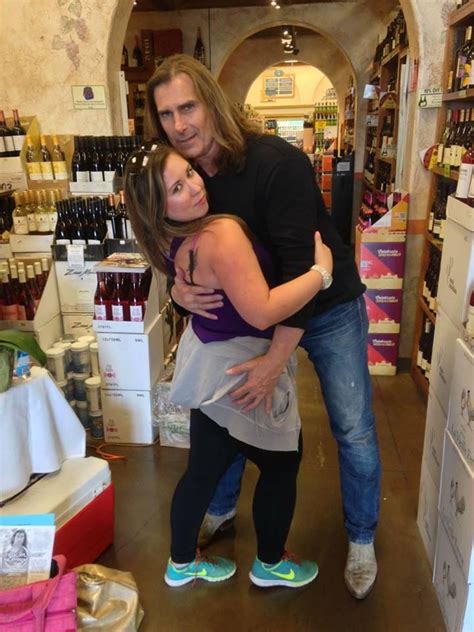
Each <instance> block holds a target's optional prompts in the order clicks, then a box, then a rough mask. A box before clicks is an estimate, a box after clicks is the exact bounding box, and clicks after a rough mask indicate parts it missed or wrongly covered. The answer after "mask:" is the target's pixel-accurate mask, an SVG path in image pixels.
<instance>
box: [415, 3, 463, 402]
mask: <svg viewBox="0 0 474 632" xmlns="http://www.w3.org/2000/svg"><path fill="white" fill-rule="evenodd" d="M469 25H472V26H474V0H471V1H470V2H468V3H467V4H465V5H464V6H462V7H461V8H460V9H457V10H455V11H453V12H452V13H451V14H450V16H449V19H448V32H447V38H446V47H445V56H444V65H443V72H442V78H441V85H442V86H443V90H444V94H443V100H442V106H441V108H440V110H439V114H438V121H437V129H436V142H437V143H438V142H439V141H440V139H441V136H442V133H443V130H444V128H445V126H446V119H447V116H448V110H449V109H452V110H456V109H466V108H474V89H472V88H469V89H466V90H455V91H451V92H448V91H447V90H448V80H449V73H450V71H451V70H453V64H454V59H455V54H456V50H457V49H458V47H459V46H460V45H461V44H462V42H461V39H462V38H463V34H464V31H465V29H466V27H467V26H469ZM431 171H432V174H433V175H432V182H431V187H430V194H429V197H428V206H427V215H426V227H425V231H424V239H423V241H424V243H423V251H422V257H421V266H420V275H419V286H418V300H417V301H416V319H415V332H414V337H413V350H412V363H411V375H412V377H413V380H414V381H415V383H416V384H417V385H418V386H419V388H420V391H421V393H422V394H423V395H424V397H425V399H427V398H428V386H427V380H426V378H425V376H424V375H423V373H422V372H420V370H419V367H418V366H417V363H416V357H417V351H418V341H419V338H420V334H421V330H422V327H423V322H424V320H425V318H426V317H428V318H431V319H432V320H433V322H435V321H436V317H435V316H434V317H433V314H432V313H429V314H427V312H430V310H428V308H426V304H425V301H424V299H423V280H424V278H425V274H426V270H427V267H428V263H429V257H430V250H431V248H432V247H433V246H434V247H435V248H437V249H438V250H440V251H442V248H443V242H442V241H440V240H439V239H436V237H435V236H433V234H432V233H430V232H429V230H428V225H429V212H430V209H431V208H432V205H433V201H434V199H435V197H436V192H437V190H438V187H439V184H440V181H441V180H442V179H445V181H449V182H453V183H454V184H455V183H456V181H457V180H458V169H456V168H453V167H452V168H450V169H448V168H446V167H443V166H439V165H435V166H434V167H432V168H431Z"/></svg>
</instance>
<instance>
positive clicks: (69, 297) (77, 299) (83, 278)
mask: <svg viewBox="0 0 474 632" xmlns="http://www.w3.org/2000/svg"><path fill="white" fill-rule="evenodd" d="M51 248H52V252H53V258H54V265H55V268H56V276H57V281H58V291H59V300H60V304H61V312H63V313H75V312H82V313H87V312H90V313H93V312H94V295H95V290H96V286H97V275H96V273H95V271H94V266H95V264H96V263H98V262H99V261H102V259H103V258H104V255H105V246H104V245H103V244H94V245H87V246H80V247H77V246H76V248H82V254H83V256H82V260H76V259H74V258H73V256H72V254H71V253H72V252H73V251H72V249H71V248H70V247H68V246H64V245H58V244H53V246H52V247H51Z"/></svg>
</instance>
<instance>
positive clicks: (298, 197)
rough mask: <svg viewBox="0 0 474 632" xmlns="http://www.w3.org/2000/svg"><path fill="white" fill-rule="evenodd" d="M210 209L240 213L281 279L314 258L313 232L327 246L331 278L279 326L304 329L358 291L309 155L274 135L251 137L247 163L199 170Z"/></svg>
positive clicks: (295, 273) (348, 255)
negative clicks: (225, 170)
mask: <svg viewBox="0 0 474 632" xmlns="http://www.w3.org/2000/svg"><path fill="white" fill-rule="evenodd" d="M200 174H201V176H202V177H203V179H204V183H205V185H206V189H207V192H208V195H209V206H210V210H211V212H212V213H230V214H232V215H238V216H239V217H241V218H242V219H243V220H244V221H245V222H246V223H247V224H248V226H249V228H250V230H251V231H252V232H253V233H254V235H256V237H257V238H258V239H259V240H260V241H261V243H263V244H264V245H265V247H266V248H267V249H268V251H269V252H270V253H271V255H272V257H273V260H274V262H275V266H276V271H277V279H278V281H279V283H284V282H286V281H289V280H291V279H294V278H295V277H297V276H299V275H300V274H302V273H304V272H306V271H307V270H308V269H309V267H310V266H312V265H313V263H314V232H315V231H316V230H319V231H320V233H321V237H322V239H323V242H324V243H325V244H326V245H327V246H328V247H329V248H330V249H331V251H332V256H333V260H334V270H333V277H334V281H333V284H332V285H331V287H330V288H329V289H327V290H324V291H321V292H319V293H318V294H317V295H316V297H315V298H314V299H313V300H312V301H311V302H310V303H308V304H307V305H306V306H305V307H304V308H303V309H301V310H300V311H299V312H297V313H296V314H294V315H293V316H291V317H290V318H288V319H287V320H285V321H284V322H283V323H281V324H283V325H287V326H289V327H301V328H304V327H305V324H306V323H307V321H308V320H309V319H310V318H311V316H313V315H314V314H320V313H322V312H325V311H326V310H328V309H330V308H331V307H334V306H335V305H338V304H340V303H344V302H347V301H350V300H352V299H355V298H357V297H358V296H360V295H361V294H362V293H363V292H364V290H365V286H364V285H363V284H362V283H361V280H360V278H359V274H358V272H357V268H356V266H355V262H354V260H353V257H352V254H351V251H350V249H349V248H348V247H347V246H346V245H345V244H344V243H343V242H342V239H341V238H340V237H339V234H338V233H337V231H336V229H335V227H334V225H333V224H332V222H331V219H330V216H329V214H328V213H327V211H326V209H325V207H324V202H323V198H322V195H321V192H320V190H319V187H318V186H317V184H316V180H315V175H314V172H313V169H312V167H311V164H310V162H309V160H308V158H307V157H306V156H305V155H304V154H303V153H302V152H301V151H300V150H299V149H296V148H295V147H293V146H292V145H290V144H289V143H287V142H286V141H284V140H283V139H281V138H279V137H277V136H260V137H255V138H249V139H248V144H247V153H246V162H245V167H244V168H243V169H242V170H241V171H240V172H238V173H232V174H219V173H218V174H216V175H215V176H212V177H209V176H207V175H206V174H205V173H204V172H202V171H200Z"/></svg>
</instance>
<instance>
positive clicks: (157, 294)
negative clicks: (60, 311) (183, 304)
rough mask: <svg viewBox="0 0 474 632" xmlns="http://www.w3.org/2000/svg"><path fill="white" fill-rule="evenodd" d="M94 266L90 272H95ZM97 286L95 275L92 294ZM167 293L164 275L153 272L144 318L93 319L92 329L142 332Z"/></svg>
mask: <svg viewBox="0 0 474 632" xmlns="http://www.w3.org/2000/svg"><path fill="white" fill-rule="evenodd" d="M97 267H100V265H99V266H96V267H95V268H94V269H93V270H92V272H94V273H95V270H96V269H97ZM96 287H97V277H96V278H95V280H94V294H95V288H96ZM94 294H93V295H92V311H93V310H94ZM167 301H168V295H167V292H166V277H165V275H164V274H161V273H156V272H155V273H154V274H153V278H152V281H151V286H150V293H149V296H148V304H147V308H146V311H145V318H144V319H143V320H142V321H141V322H132V321H113V320H94V323H93V329H94V331H95V332H97V333H123V334H132V333H134V334H143V333H145V332H146V331H147V329H148V328H149V327H150V325H151V324H152V323H153V322H154V319H155V315H156V314H158V313H159V312H160V310H162V309H163V307H164V306H166V303H167Z"/></svg>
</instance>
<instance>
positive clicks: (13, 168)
mask: <svg viewBox="0 0 474 632" xmlns="http://www.w3.org/2000/svg"><path fill="white" fill-rule="evenodd" d="M12 124H13V121H12V119H7V126H10V127H11V125H12ZM21 124H22V125H23V126H24V128H25V129H26V133H27V135H28V136H31V138H32V140H33V141H34V142H35V144H36V145H39V137H40V131H39V125H38V120H37V118H36V116H25V117H21ZM26 173H27V171H26V143H25V142H24V143H23V147H22V149H21V151H20V155H19V156H7V157H5V158H0V180H1V182H6V181H8V178H9V177H12V176H13V177H14V178H18V177H19V176H20V175H21V174H22V175H23V176H24V177H25V180H24V185H22V188H24V189H26V188H27V187H26ZM12 188H19V187H12Z"/></svg>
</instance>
